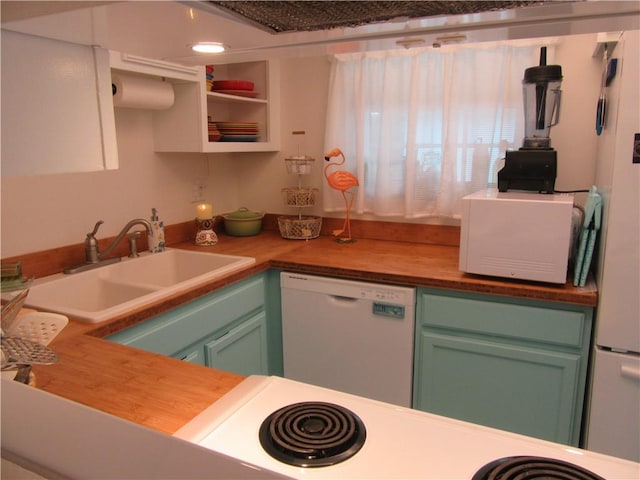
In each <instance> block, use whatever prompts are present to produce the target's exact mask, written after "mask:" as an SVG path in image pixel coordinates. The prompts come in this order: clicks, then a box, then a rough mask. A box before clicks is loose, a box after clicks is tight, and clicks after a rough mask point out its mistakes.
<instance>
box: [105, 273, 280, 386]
mask: <svg viewBox="0 0 640 480" xmlns="http://www.w3.org/2000/svg"><path fill="white" fill-rule="evenodd" d="M272 278H274V275H273V273H272V272H264V273H261V274H258V275H255V276H253V277H251V278H249V279H246V280H244V281H242V282H239V283H237V284H235V285H232V286H229V287H226V288H223V289H221V290H218V291H216V292H213V293H211V294H209V295H206V296H204V297H202V298H199V299H197V300H194V301H192V302H189V303H187V304H185V305H182V306H180V307H178V308H176V309H174V310H171V311H169V312H167V313H164V314H162V315H159V316H157V317H155V318H152V319H150V320H148V321H145V322H143V323H141V324H139V325H136V326H134V327H131V328H129V329H126V330H123V331H121V332H118V333H116V334H114V335H111V336H110V337H108V340H110V341H113V342H117V343H121V344H124V345H129V346H131V347H136V348H140V349H143V350H147V351H150V352H155V353H160V354H162V355H167V356H172V357H175V358H179V359H181V360H185V361H189V362H193V363H197V364H200V365H205V366H207V367H214V368H219V369H221V370H226V371H229V372H233V373H238V374H240V375H252V374H264V375H266V374H278V373H279V372H280V371H281V368H282V367H281V365H282V353H281V352H282V348H281V346H280V345H281V340H278V338H279V336H280V332H281V327H280V316H279V314H278V311H279V308H280V307H279V305H280V298H279V288H276V287H274V286H272V285H270V279H272ZM278 287H279V286H278ZM273 292H277V296H276V297H275V298H274V297H273V295H272V294H273ZM270 344H273V345H274V346H273V347H271V346H270ZM271 352H273V353H272V354H271Z"/></svg>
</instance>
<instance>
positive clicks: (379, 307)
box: [372, 302, 404, 318]
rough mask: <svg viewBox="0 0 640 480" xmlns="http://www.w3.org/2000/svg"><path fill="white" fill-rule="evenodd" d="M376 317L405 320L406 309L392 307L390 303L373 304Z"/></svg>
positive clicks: (397, 306) (396, 306) (398, 306)
mask: <svg viewBox="0 0 640 480" xmlns="http://www.w3.org/2000/svg"><path fill="white" fill-rule="evenodd" d="M372 313H373V314H374V315H383V316H385V317H393V318H404V307H401V306H400V305H390V304H388V303H380V302H373V312H372Z"/></svg>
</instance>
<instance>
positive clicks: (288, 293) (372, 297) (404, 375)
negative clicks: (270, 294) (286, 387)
mask: <svg viewBox="0 0 640 480" xmlns="http://www.w3.org/2000/svg"><path fill="white" fill-rule="evenodd" d="M280 281H281V289H282V338H283V351H284V376H285V377H286V378H290V379H292V380H298V381H301V382H305V383H310V384H313V385H318V386H321V387H327V388H332V389H335V390H340V391H343V392H347V393H353V394H355V395H360V396H363V397H368V398H373V399H376V400H381V401H384V402H388V403H393V404H396V405H401V406H405V407H410V406H411V392H412V378H413V335H414V324H415V313H414V310H415V289H414V288H407V287H397V286H391V285H380V284H375V283H367V282H354V281H349V280H341V279H335V278H326V277H317V276H311V275H303V274H297V273H288V272H282V273H281V274H280Z"/></svg>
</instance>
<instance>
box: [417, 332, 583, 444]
mask: <svg viewBox="0 0 640 480" xmlns="http://www.w3.org/2000/svg"><path fill="white" fill-rule="evenodd" d="M419 342H420V346H419V350H420V356H419V362H420V363H419V365H418V368H417V371H418V372H420V373H419V374H420V376H421V379H422V381H421V382H420V383H419V386H418V389H417V390H416V392H415V401H416V405H415V406H416V408H419V409H420V410H425V411H428V412H432V413H437V414H440V415H445V416H448V417H453V418H457V419H460V420H465V421H469V422H472V423H478V424H481V425H487V426H491V427H495V428H500V429H502V430H508V431H511V432H516V433H522V434H525V435H530V436H534V437H537V438H544V439H547V440H553V441H556V442H561V443H571V442H572V437H573V435H572V432H573V412H574V410H575V407H576V405H575V403H576V402H575V400H576V399H575V386H576V385H577V382H578V373H579V366H580V357H579V356H578V355H575V354H568V353H561V352H548V351H542V350H535V349H531V348H526V347H522V346H520V347H517V346H512V345H504V344H501V343H497V342H490V341H485V340H479V339H474V338H460V337H455V336H451V335H443V334H437V333H433V332H429V331H423V332H421V333H420V340H419Z"/></svg>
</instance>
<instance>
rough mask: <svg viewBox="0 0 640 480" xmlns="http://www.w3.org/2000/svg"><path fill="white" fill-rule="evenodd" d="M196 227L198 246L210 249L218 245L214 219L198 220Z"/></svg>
mask: <svg viewBox="0 0 640 480" xmlns="http://www.w3.org/2000/svg"><path fill="white" fill-rule="evenodd" d="M196 225H197V226H198V231H197V233H196V245H199V246H201V247H210V246H211V245H215V244H216V243H218V236H217V235H216V232H214V231H213V218H196Z"/></svg>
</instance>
